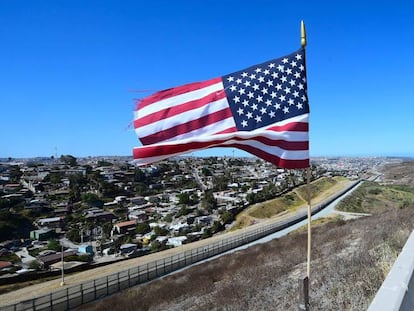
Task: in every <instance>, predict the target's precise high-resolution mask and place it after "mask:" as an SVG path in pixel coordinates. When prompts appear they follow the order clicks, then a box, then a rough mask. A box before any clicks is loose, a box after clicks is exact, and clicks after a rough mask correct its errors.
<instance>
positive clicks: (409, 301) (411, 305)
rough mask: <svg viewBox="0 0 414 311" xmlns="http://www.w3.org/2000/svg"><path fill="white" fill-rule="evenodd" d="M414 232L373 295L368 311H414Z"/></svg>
mask: <svg viewBox="0 0 414 311" xmlns="http://www.w3.org/2000/svg"><path fill="white" fill-rule="evenodd" d="M413 272H414V231H413V232H411V234H410V236H409V238H408V240H407V242H406V243H405V245H404V247H403V249H402V251H401V253H400V255H399V256H398V258H397V260H396V261H395V263H394V265H393V266H392V268H391V271H390V272H389V273H388V275H387V277H386V278H385V281H384V283H382V285H381V287H380V289H379V290H378V292H377V294H376V295H375V298H374V300H373V301H372V303H371V305H370V306H369V308H368V311H384V310H386V311H412V310H414V277H413V276H414V273H413Z"/></svg>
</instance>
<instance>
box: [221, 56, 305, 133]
mask: <svg viewBox="0 0 414 311" xmlns="http://www.w3.org/2000/svg"><path fill="white" fill-rule="evenodd" d="M222 80H223V84H224V89H225V92H226V95H227V101H228V102H229V105H230V108H231V111H232V114H233V117H234V120H235V122H236V126H237V129H238V130H239V131H252V130H255V129H258V128H261V127H264V126H268V125H271V124H273V123H276V122H279V121H282V120H284V119H288V118H292V117H295V116H298V115H302V114H305V113H308V112H309V104H308V96H307V83H306V70H305V51H304V50H303V49H300V50H298V51H297V52H295V53H292V54H290V55H287V56H284V57H281V58H277V59H274V60H271V61H268V62H265V63H262V64H259V65H255V66H252V67H249V68H247V69H244V70H241V71H237V72H234V73H232V74H229V75H226V76H223V77H222Z"/></svg>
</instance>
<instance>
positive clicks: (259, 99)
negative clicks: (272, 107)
mask: <svg viewBox="0 0 414 311" xmlns="http://www.w3.org/2000/svg"><path fill="white" fill-rule="evenodd" d="M256 100H257V102H258V103H261V102H263V96H261V95H259V96H257V98H256Z"/></svg>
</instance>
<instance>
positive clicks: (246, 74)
mask: <svg viewBox="0 0 414 311" xmlns="http://www.w3.org/2000/svg"><path fill="white" fill-rule="evenodd" d="M248 75H249V74H248V73H247V72H243V73H242V74H241V76H242V77H243V78H246V77H247V76H248Z"/></svg>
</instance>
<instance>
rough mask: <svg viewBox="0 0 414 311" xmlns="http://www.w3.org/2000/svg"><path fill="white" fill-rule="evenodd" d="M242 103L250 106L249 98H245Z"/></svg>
mask: <svg viewBox="0 0 414 311" xmlns="http://www.w3.org/2000/svg"><path fill="white" fill-rule="evenodd" d="M242 104H243V106H244V107H247V106H249V101H248V100H247V99H245V100H243V102H242Z"/></svg>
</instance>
